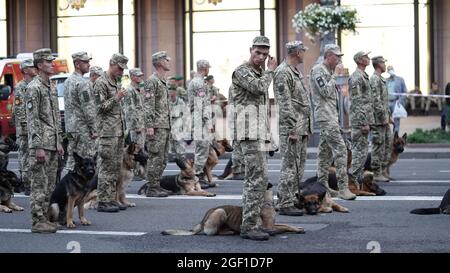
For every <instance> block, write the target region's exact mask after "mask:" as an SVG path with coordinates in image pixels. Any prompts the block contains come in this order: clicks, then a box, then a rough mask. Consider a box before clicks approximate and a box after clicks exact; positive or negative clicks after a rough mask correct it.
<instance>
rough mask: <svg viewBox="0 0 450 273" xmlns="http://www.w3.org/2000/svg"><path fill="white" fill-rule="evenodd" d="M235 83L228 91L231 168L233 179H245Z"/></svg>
mask: <svg viewBox="0 0 450 273" xmlns="http://www.w3.org/2000/svg"><path fill="white" fill-rule="evenodd" d="M233 90H234V88H233V85H231V86H230V89H229V91H228V105H229V107H228V111H227V118H228V120H229V128H230V132H231V138H232V139H233V153H232V154H231V159H230V160H231V169H232V170H233V177H232V179H231V180H244V173H245V168H244V155H243V154H242V149H241V146H240V145H239V141H238V140H237V132H236V104H235V103H234V101H233V97H234V95H233ZM228 164H229V163H228ZM228 164H227V165H228Z"/></svg>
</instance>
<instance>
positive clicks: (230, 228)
mask: <svg viewBox="0 0 450 273" xmlns="http://www.w3.org/2000/svg"><path fill="white" fill-rule="evenodd" d="M271 188H272V185H271V184H269V185H268V187H267V191H266V193H265V195H264V205H263V207H262V209H261V220H262V227H263V228H264V230H267V231H268V232H269V233H270V234H271V235H275V234H280V233H305V230H304V229H303V228H298V227H294V226H289V225H284V224H275V216H276V212H275V209H274V205H273V193H272V190H271ZM241 225H242V207H241V206H231V205H226V206H220V207H215V208H212V209H209V210H208V211H207V212H206V213H205V215H204V216H203V219H202V221H201V222H200V223H199V224H198V225H196V226H195V227H194V228H193V229H192V230H176V229H168V230H164V231H163V232H162V234H163V235H201V234H206V235H209V236H212V235H234V234H239V233H240V231H241Z"/></svg>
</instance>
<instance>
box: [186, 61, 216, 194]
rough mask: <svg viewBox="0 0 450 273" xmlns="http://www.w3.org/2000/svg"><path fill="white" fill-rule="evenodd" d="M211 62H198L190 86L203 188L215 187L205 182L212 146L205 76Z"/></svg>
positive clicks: (200, 179) (196, 160) (193, 123)
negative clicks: (204, 170) (205, 171)
mask: <svg viewBox="0 0 450 273" xmlns="http://www.w3.org/2000/svg"><path fill="white" fill-rule="evenodd" d="M210 67H211V66H210V65H209V62H208V61H207V60H199V61H197V74H195V76H194V78H193V79H192V80H191V82H190V83H189V86H188V94H189V104H190V108H191V113H192V131H193V136H194V142H195V159H194V162H195V173H196V175H197V177H198V178H199V182H200V184H201V186H202V188H208V187H210V186H212V187H213V186H215V184H214V183H211V184H210V183H208V182H206V180H205V175H204V173H203V168H204V167H205V164H206V160H207V159H208V154H209V149H210V145H211V133H212V123H211V100H210V97H209V94H208V90H209V88H208V86H207V85H206V83H205V80H204V78H205V76H206V75H208V73H209V68H210Z"/></svg>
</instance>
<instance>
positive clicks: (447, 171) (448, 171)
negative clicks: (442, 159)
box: [439, 170, 450, 173]
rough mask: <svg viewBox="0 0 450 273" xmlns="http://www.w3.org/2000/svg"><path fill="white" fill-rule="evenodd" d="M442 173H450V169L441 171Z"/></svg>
mask: <svg viewBox="0 0 450 273" xmlns="http://www.w3.org/2000/svg"><path fill="white" fill-rule="evenodd" d="M439 172H441V173H450V170H444V171H439Z"/></svg>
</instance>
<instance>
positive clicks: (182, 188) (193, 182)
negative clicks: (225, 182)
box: [138, 159, 216, 197]
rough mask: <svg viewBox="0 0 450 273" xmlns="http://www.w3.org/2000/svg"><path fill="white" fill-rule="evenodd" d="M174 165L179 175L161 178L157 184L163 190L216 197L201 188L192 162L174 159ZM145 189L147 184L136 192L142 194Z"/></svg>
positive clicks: (180, 193)
mask: <svg viewBox="0 0 450 273" xmlns="http://www.w3.org/2000/svg"><path fill="white" fill-rule="evenodd" d="M175 163H176V164H177V166H178V167H179V168H180V170H181V171H180V174H177V175H164V176H162V177H161V179H160V180H159V184H160V186H161V187H162V188H163V189H165V190H168V191H171V192H172V193H173V194H179V195H190V196H205V197H214V196H216V194H215V193H211V192H207V191H205V190H203V189H202V188H201V186H200V183H199V180H198V177H197V176H196V175H195V167H194V162H193V161H192V160H187V161H186V162H185V161H182V160H180V159H175ZM146 189H147V184H144V185H143V186H142V187H141V188H140V189H139V190H138V194H139V195H141V194H144V193H145V191H146Z"/></svg>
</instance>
